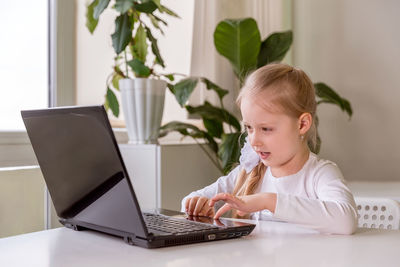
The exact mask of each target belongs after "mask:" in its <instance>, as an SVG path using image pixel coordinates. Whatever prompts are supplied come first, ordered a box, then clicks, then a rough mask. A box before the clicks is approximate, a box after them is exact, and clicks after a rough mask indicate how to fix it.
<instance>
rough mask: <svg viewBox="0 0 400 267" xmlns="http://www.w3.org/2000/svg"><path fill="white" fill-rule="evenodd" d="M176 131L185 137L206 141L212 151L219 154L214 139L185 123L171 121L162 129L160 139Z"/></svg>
mask: <svg viewBox="0 0 400 267" xmlns="http://www.w3.org/2000/svg"><path fill="white" fill-rule="evenodd" d="M174 131H175V132H179V133H180V134H182V135H184V136H190V137H192V138H197V139H199V138H200V139H204V140H206V141H207V143H208V145H209V147H210V149H211V150H212V151H214V152H215V153H217V152H218V145H217V143H216V142H215V141H214V139H213V138H212V137H211V136H210V135H209V134H208V133H207V132H205V131H202V130H200V129H199V128H198V127H196V126H194V125H192V124H188V123H183V122H179V121H171V122H169V123H167V124H165V125H163V126H162V127H161V128H160V133H159V137H163V136H165V135H167V134H168V133H170V132H174Z"/></svg>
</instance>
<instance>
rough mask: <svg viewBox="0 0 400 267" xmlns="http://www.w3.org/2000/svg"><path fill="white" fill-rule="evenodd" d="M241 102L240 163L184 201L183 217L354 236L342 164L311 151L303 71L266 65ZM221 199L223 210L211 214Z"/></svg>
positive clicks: (311, 110) (310, 98) (308, 92)
mask: <svg viewBox="0 0 400 267" xmlns="http://www.w3.org/2000/svg"><path fill="white" fill-rule="evenodd" d="M237 104H238V105H239V107H240V110H241V113H242V117H243V124H244V126H245V129H246V131H247V142H246V144H245V145H244V147H243V149H242V151H241V157H240V165H239V166H237V167H236V168H235V169H234V170H233V171H231V172H230V173H229V174H228V175H227V176H224V177H221V178H219V179H218V180H217V181H216V182H215V183H213V184H211V185H209V186H207V187H205V188H203V189H201V190H198V191H195V192H192V193H191V194H189V195H188V196H186V197H185V198H184V199H183V200H182V211H186V212H187V213H188V214H190V215H194V216H210V217H212V216H213V217H214V218H219V217H220V216H221V215H222V214H224V213H225V212H227V211H229V210H233V215H234V216H236V217H242V218H243V217H245V218H251V219H261V220H265V219H269V220H271V219H272V220H280V221H286V222H290V223H296V224H300V225H303V226H306V227H309V228H312V229H316V230H318V231H320V232H323V233H334V234H352V233H353V232H354V231H355V229H356V227H357V213H356V209H355V202H354V199H353V196H352V194H351V192H350V190H349V189H348V187H347V186H346V185H345V182H344V179H343V175H342V173H341V172H340V170H339V168H338V167H337V165H336V164H335V163H333V162H331V161H328V160H323V159H320V158H319V157H318V156H317V155H315V154H314V153H312V152H310V150H309V148H308V144H309V145H311V146H314V147H315V145H316V136H317V129H316V125H315V112H316V101H315V89H314V87H313V84H312V82H311V80H310V79H309V78H308V76H307V75H306V74H305V73H304V72H303V71H301V70H299V69H297V68H294V67H291V66H288V65H285V64H269V65H266V66H264V67H262V68H260V69H258V70H256V71H255V72H254V73H252V74H251V75H250V76H249V77H248V78H247V80H246V82H245V84H244V87H243V88H242V90H241V92H240V94H239V96H238V99H237ZM217 201H223V202H225V204H224V205H223V206H222V207H221V208H219V209H218V210H217V212H216V213H215V212H214V206H216V205H215V204H216V203H217Z"/></svg>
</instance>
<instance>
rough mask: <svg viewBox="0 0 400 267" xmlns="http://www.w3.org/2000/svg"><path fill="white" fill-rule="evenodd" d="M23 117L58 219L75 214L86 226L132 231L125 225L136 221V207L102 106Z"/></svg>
mask: <svg viewBox="0 0 400 267" xmlns="http://www.w3.org/2000/svg"><path fill="white" fill-rule="evenodd" d="M22 115H23V118H24V123H25V126H26V128H27V132H28V135H29V138H30V140H31V143H32V146H33V148H34V151H35V154H36V157H37V159H38V162H39V165H40V167H41V170H42V173H43V176H44V178H45V180H46V184H47V187H48V190H49V192H50V195H51V198H52V200H53V203H54V206H55V209H56V211H57V214H58V216H59V217H60V218H63V219H70V218H74V217H75V219H76V218H77V217H76V216H77V215H78V219H79V220H85V221H88V222H89V223H96V224H100V225H103V226H107V227H111V228H117V229H121V228H123V230H126V231H133V230H134V229H131V228H132V226H129V225H128V224H132V223H134V221H135V220H137V219H138V217H139V215H138V211H140V208H139V207H138V205H137V201H136V199H134V198H135V197H134V195H133V194H132V193H131V192H130V190H131V189H130V188H131V187H130V183H129V181H127V180H128V179H126V178H125V177H126V175H125V171H124V166H123V165H122V164H123V163H122V161H121V159H120V155H119V151H118V147H117V145H116V142H115V138H114V136H113V133H112V131H111V128H110V126H109V122H108V119H107V117H106V115H105V112H104V109H103V107H101V106H98V107H83V108H65V109H48V110H35V111H23V112H22ZM110 194H112V195H110ZM102 198H103V199H104V198H107V200H102ZM95 202H102V203H103V204H101V205H99V204H96V203H95ZM113 202H114V203H113ZM115 202H118V203H115ZM104 203H110V207H107V205H104ZM121 203H123V204H121ZM121 205H122V206H126V207H122V206H121ZM116 207H118V208H116ZM135 207H136V209H135ZM107 208H111V209H114V211H107V210H105V209H107ZM99 209H101V210H99ZM115 209H128V210H121V212H118V211H116V210H115ZM118 214H119V215H118ZM132 214H135V216H132ZM112 216H116V218H110V217H112ZM118 216H119V217H121V216H122V217H123V218H118ZM129 218H131V219H129ZM121 224H123V225H121ZM125 224H126V226H124V225H125ZM143 234H144V233H143Z"/></svg>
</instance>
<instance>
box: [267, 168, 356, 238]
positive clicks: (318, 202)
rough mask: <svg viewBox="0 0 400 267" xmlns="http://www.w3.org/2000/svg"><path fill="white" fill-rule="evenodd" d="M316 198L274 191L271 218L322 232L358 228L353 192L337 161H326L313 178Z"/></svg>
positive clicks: (339, 232) (338, 231)
mask: <svg viewBox="0 0 400 267" xmlns="http://www.w3.org/2000/svg"><path fill="white" fill-rule="evenodd" d="M312 179H313V182H314V191H315V193H316V196H317V198H316V199H315V198H305V197H299V196H294V195H289V194H281V193H280V194H277V202H276V209H275V213H274V217H275V218H277V219H279V220H283V221H287V222H290V223H296V224H300V225H303V226H305V227H308V228H312V229H315V230H317V231H319V232H321V233H330V234H352V233H354V232H355V230H356V229H357V212H356V205H355V202H354V198H353V195H352V193H351V191H350V190H349V188H348V187H347V186H346V184H345V182H344V179H343V175H342V173H341V171H340V169H339V168H338V167H337V166H336V164H326V165H324V166H322V167H321V168H319V169H318V170H317V171H316V172H315V173H314V175H313V177H312Z"/></svg>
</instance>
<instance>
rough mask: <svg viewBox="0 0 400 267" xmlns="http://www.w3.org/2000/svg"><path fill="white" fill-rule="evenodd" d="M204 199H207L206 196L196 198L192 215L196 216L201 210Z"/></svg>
mask: <svg viewBox="0 0 400 267" xmlns="http://www.w3.org/2000/svg"><path fill="white" fill-rule="evenodd" d="M206 201H207V198H205V197H201V198H199V199H198V200H197V203H196V206H195V207H194V210H193V215H194V216H197V215H198V214H199V213H200V212H201V210H202V209H203V206H204V204H205V203H206Z"/></svg>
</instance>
